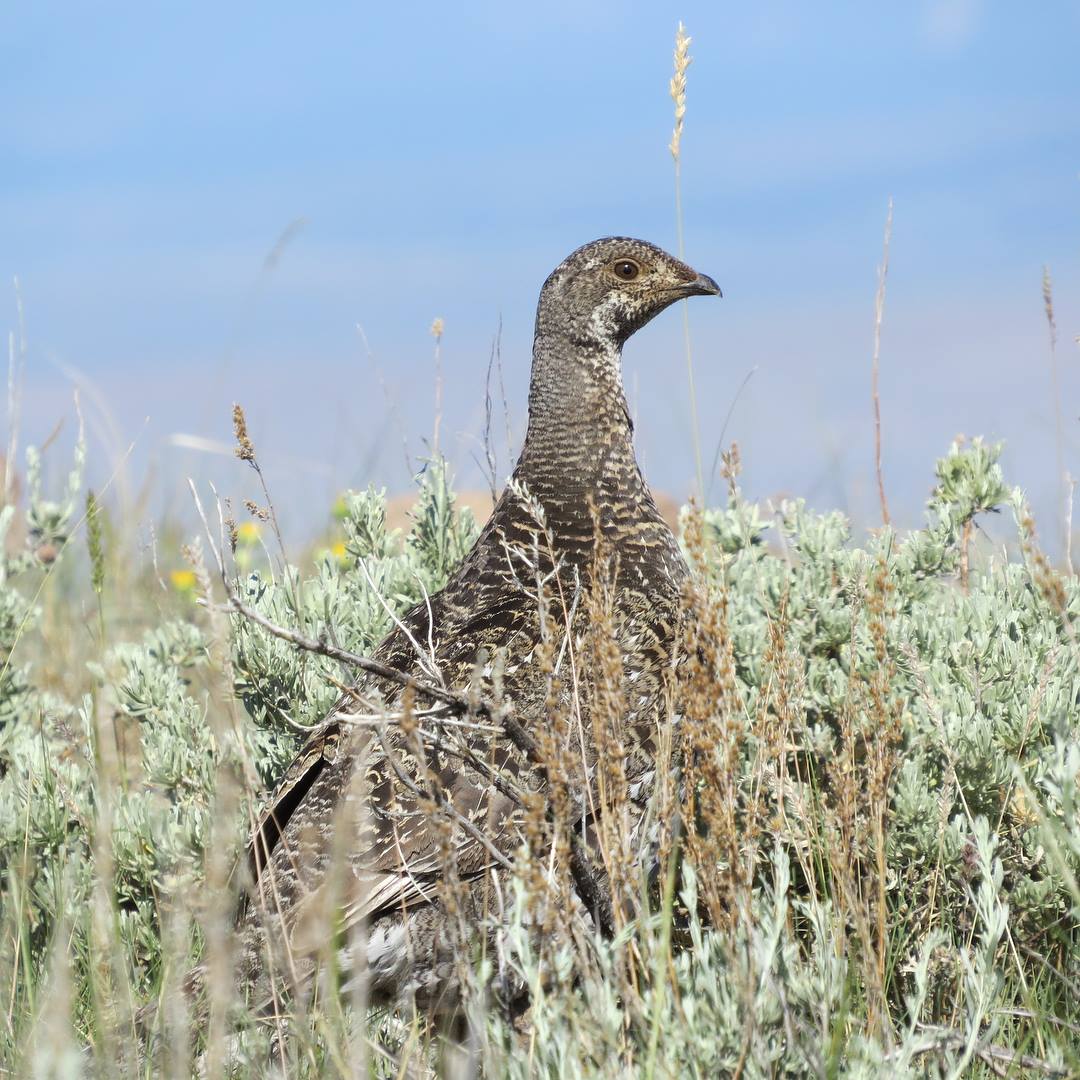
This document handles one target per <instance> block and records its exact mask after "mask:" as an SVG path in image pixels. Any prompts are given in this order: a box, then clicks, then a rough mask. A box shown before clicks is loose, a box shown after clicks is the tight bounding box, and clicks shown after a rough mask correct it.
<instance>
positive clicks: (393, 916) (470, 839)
mask: <svg viewBox="0 0 1080 1080" xmlns="http://www.w3.org/2000/svg"><path fill="white" fill-rule="evenodd" d="M720 295H721V293H720V289H719V287H718V286H717V284H716V282H715V281H713V279H712V278H710V277H707V276H705V275H704V274H699V273H697V272H696V271H695V270H692V269H691V268H690V267H689V266H687V265H685V264H684V263H683V262H681V261H679V260H678V259H675V258H673V257H672V256H671V255H669V254H667V253H666V252H664V251H662V250H661V249H660V248H658V247H655V246H654V245H652V244H649V243H646V242H644V241H641V240H633V239H628V238H624V237H608V238H605V239H600V240H596V241H594V242H592V243H590V244H586V245H585V246H584V247H581V248H579V249H578V250H577V251H575V252H573V254H571V255H570V256H569V257H567V258H566V259H565V260H564V261H563V262H562V263H560V265H559V266H558V267H556V269H555V270H554V271H553V272H552V274H551V275H550V276H549V277H548V279H547V280H546V281H545V283H544V285H543V288H542V289H541V292H540V299H539V305H538V309H537V314H536V329H535V339H534V344H533V360H532V375H531V384H530V388H529V423H528V430H527V433H526V437H525V441H524V445H523V447H522V449H521V453H520V457H519V459H518V461H517V464H516V466H515V468H514V471H513V474H512V477H511V480H510V482H509V483H508V484H507V487H506V489H505V490H504V492H503V494H502V496H501V497H500V499H499V501H498V503H497V505H496V506H495V509H494V511H493V512H492V514H491V516H490V518H489V519H488V521H487V522H486V524H485V526H484V528H483V529H482V531H481V533H480V536H479V537H478V539H477V540H476V543H475V544H474V545H473V547H472V549H471V550H470V551H469V553H468V555H467V556H466V557H465V559H464V561H463V562H462V563H461V565H460V567H459V568H458V569H457V571H456V572H455V573H454V574H453V575H452V576H451V578H450V579H449V581H448V582H447V584H446V586H445V587H444V588H443V589H442V590H441V591H440V592H438V593H436V594H434V595H432V596H430V597H428V598H426V599H425V600H423V601H422V602H420V603H419V604H417V605H416V606H415V607H414V608H413V609H412V610H411V611H409V612H408V613H407V614H406V615H404V616H403V617H402V618H401V619H400V620H398V621H396V623H395V627H394V629H393V630H391V631H390V633H389V634H388V635H387V636H386V637H385V639H384V640H383V641H382V643H381V644H380V645H379V646H378V648H377V650H376V651H375V653H374V654H373V658H374V659H375V660H376V661H378V662H380V663H381V664H383V665H386V666H387V667H391V668H394V669H396V670H397V671H399V672H403V673H406V674H407V675H409V676H410V677H412V678H413V679H415V688H414V689H411V690H409V691H407V692H406V691H403V688H402V685H401V683H400V682H398V681H395V680H390V679H387V678H383V677H379V676H377V675H376V676H366V677H365V678H364V679H362V680H361V681H360V682H359V683H358V684H357V686H356V688H355V689H354V690H353V691H352V692H351V693H349V694H347V695H346V696H345V697H344V698H343V699H342V700H341V701H340V703H339V705H338V707H337V709H336V710H335V711H334V712H333V713H332V714H331V715H330V716H329V717H328V719H327V720H326V721H325V722H324V723H323V724H322V725H321V726H320V727H319V728H318V729H316V731H315V732H314V734H313V735H311V736H310V737H309V739H308V741H307V743H306V745H304V747H303V749H302V750H301V751H300V753H299V754H298V755H297V757H296V758H295V760H294V761H293V763H292V764H291V765H290V766H289V767H288V769H287V770H286V771H285V774H284V776H283V777H282V779H281V780H280V782H279V784H278V786H277V788H276V790H275V791H274V793H273V795H272V796H271V798H270V800H269V802H268V804H267V806H266V807H265V808H264V811H263V813H262V815H261V817H260V819H259V822H258V825H257V827H256V829H255V831H254V835H253V838H252V842H251V847H250V849H249V855H250V865H251V869H252V876H253V879H254V881H253V884H252V887H251V888H250V891H249V897H248V900H247V901H246V903H245V906H244V908H243V910H242V913H241V916H240V924H239V927H238V929H239V933H240V951H241V957H240V966H241V975H242V978H243V979H244V980H245V982H246V985H247V987H248V992H249V993H255V994H257V995H260V996H261V997H262V998H263V999H264V1000H266V995H268V994H272V993H275V992H276V991H274V990H273V989H272V987H273V986H274V985H276V984H275V982H274V980H279V981H280V980H284V983H285V984H286V985H287V986H290V987H291V988H292V989H293V990H299V989H301V988H302V987H303V986H304V985H305V984H309V983H310V980H311V976H312V974H313V972H314V971H315V970H316V968H317V965H318V962H319V958H320V957H321V956H325V955H326V949H327V947H328V946H329V945H330V944H331V942H330V941H329V940H328V939H329V938H331V937H332V938H333V947H334V948H335V949H336V950H337V952H336V956H335V963H336V964H337V965H339V969H338V970H339V971H340V972H342V973H343V974H344V975H345V976H347V977H352V976H355V977H357V978H361V977H362V978H363V979H364V980H365V982H364V986H365V988H366V994H367V996H368V1000H369V1001H371V1002H372V1003H383V1004H399V1005H400V1004H405V1003H411V1004H412V1005H414V1006H415V1007H416V1008H418V1009H420V1010H422V1011H425V1012H427V1013H429V1014H442V1013H444V1012H446V1011H449V1010H453V1009H454V1008H456V1007H457V1006H458V1004H459V1003H460V995H461V987H460V985H459V979H460V977H459V968H458V957H459V955H460V949H457V948H456V943H460V926H461V925H462V922H464V923H465V924H466V925H474V926H476V927H477V928H478V929H477V930H476V933H477V934H478V935H479V934H481V933H484V932H485V931H482V930H480V929H479V927H480V926H481V924H482V922H483V915H484V913H485V912H488V913H490V912H491V911H492V910H494V909H495V904H496V900H497V898H499V897H501V896H502V894H503V893H505V888H504V887H505V885H506V883H507V880H508V878H507V875H508V873H509V871H508V867H509V866H510V865H511V864H512V861H513V858H514V853H515V851H517V850H519V849H520V847H521V844H522V842H523V841H522V808H521V805H520V802H518V801H515V799H514V798H513V797H512V793H508V790H507V787H506V785H500V784H498V783H495V782H494V781H493V775H492V773H491V771H490V770H489V769H488V768H487V767H486V766H485V765H484V763H485V762H487V763H490V762H495V764H496V765H497V767H498V768H501V769H504V770H507V771H508V772H509V773H511V774H514V775H517V776H518V777H519V778H520V777H521V776H522V774H523V770H522V766H521V762H520V760H519V759H520V756H521V755H520V754H519V753H518V750H519V749H520V748H515V747H508V746H507V744H506V739H505V738H504V737H503V736H502V735H501V733H499V732H498V731H496V730H495V725H492V724H487V725H485V724H480V723H477V724H476V725H475V730H474V731H471V732H470V733H469V736H468V740H467V744H468V745H467V750H468V752H467V753H465V754H461V755H458V757H457V758H456V759H452V758H451V757H450V756H449V755H440V754H439V753H438V752H437V750H434V749H433V750H431V752H430V754H428V753H427V752H426V751H423V750H417V749H416V745H417V743H416V739H415V737H410V736H409V735H408V733H407V732H406V731H405V730H404V728H405V726H406V725H405V724H399V725H397V726H395V725H394V724H392V723H387V724H384V725H382V727H381V728H380V727H379V726H378V724H373V723H372V722H371V720H370V718H364V719H358V717H357V714H358V713H370V712H371V705H370V702H371V701H372V700H378V701H379V703H380V705H381V707H382V708H384V709H385V710H387V711H388V712H390V713H393V712H394V710H395V709H396V710H397V711H398V715H399V716H400V715H401V714H402V712H403V711H404V713H405V714H406V715H409V711H410V710H415V711H414V712H413V714H412V715H414V717H415V716H416V715H423V710H425V709H426V710H427V711H428V712H429V713H430V712H432V711H434V710H433V708H432V707H433V706H437V705H438V701H436V700H433V698H432V697H428V698H427V699H425V695H424V689H423V688H424V687H425V686H431V685H433V684H436V685H441V686H444V687H449V688H458V689H460V690H461V691H462V692H463V693H464V692H466V691H467V690H468V688H469V687H470V685H475V680H476V679H477V677H478V674H477V673H478V672H479V675H480V677H481V678H482V677H484V676H489V677H490V676H491V675H492V673H493V671H496V670H497V672H498V679H499V681H500V693H501V699H502V700H503V701H504V702H505V705H506V708H507V709H508V710H509V712H510V714H511V715H512V716H513V717H514V719H515V720H516V722H517V724H518V725H519V726H520V728H521V729H522V730H524V731H525V732H531V733H533V734H537V733H542V730H543V725H544V724H545V718H546V716H547V711H546V709H547V706H548V705H549V704H550V703H549V702H547V700H546V699H547V695H548V693H549V689H550V685H551V683H550V679H549V677H548V676H549V674H550V663H549V666H548V668H547V669H546V670H545V668H544V664H543V662H542V654H543V653H544V650H543V649H541V648H540V644H541V639H542V637H543V635H544V633H545V630H544V624H543V619H542V616H541V613H540V608H541V607H542V604H540V603H538V594H537V589H536V582H537V581H538V580H539V578H540V577H542V576H543V575H548V577H550V576H551V575H552V574H556V575H558V578H559V580H560V581H561V582H568V583H572V584H571V585H570V586H569V587H568V589H576V590H577V594H576V595H580V592H581V590H582V589H583V588H587V587H588V583H589V581H590V574H592V572H593V567H594V565H595V556H596V549H597V545H598V544H602V545H604V546H605V548H606V551H607V553H608V556H609V559H608V564H609V565H610V566H611V567H612V568H613V569H612V572H611V580H610V582H609V586H610V587H609V594H610V611H611V615H612V620H611V621H612V626H613V627H614V631H613V633H614V636H615V639H616V641H617V645H618V648H619V652H620V653H621V659H620V661H619V663H620V664H621V672H622V674H621V678H622V684H623V687H624V688H625V695H624V699H623V700H625V702H626V717H625V729H626V731H627V732H631V731H633V732H636V733H637V734H636V735H635V736H634V737H633V738H630V739H629V740H628V744H629V746H630V747H631V750H630V753H629V757H628V761H627V765H626V776H627V779H628V780H629V781H631V782H634V783H636V788H637V790H639V791H640V790H641V789H642V788H643V787H644V788H647V787H648V786H649V776H650V774H649V757H650V753H651V752H652V748H651V743H650V738H651V736H650V732H652V733H655V730H656V725H657V721H658V720H659V719H661V717H662V715H663V714H662V708H663V705H662V701H661V697H662V687H663V683H664V679H665V677H666V675H665V673H666V672H667V671H668V670H669V669H670V666H671V658H672V652H673V648H674V645H675V636H676V629H675V627H676V622H677V614H678V608H679V600H680V593H681V589H682V585H683V582H684V580H685V578H686V575H687V573H688V571H687V567H686V564H685V562H684V560H683V557H682V555H681V553H680V551H679V548H678V545H677V543H676V540H675V537H674V535H673V534H672V531H671V529H670V528H669V526H668V525H667V523H666V522H665V521H664V518H663V517H662V516H661V514H660V513H659V511H658V510H657V507H656V504H655V503H654V501H653V498H652V496H651V494H650V493H649V489H648V487H647V485H646V483H645V480H644V478H643V477H642V474H641V471H640V469H639V467H638V464H637V460H636V457H635V454H634V447H633V423H632V421H631V418H630V414H629V411H628V408H627V402H626V396H625V394H624V391H623V386H622V377H621V352H622V347H623V345H624V344H625V342H626V340H627V339H628V338H629V337H630V335H631V334H633V333H634V332H635V331H636V330H638V329H640V328H641V327H642V326H644V325H645V324H646V323H647V322H649V320H650V319H652V318H653V317H654V316H656V315H658V314H659V313H660V312H661V311H663V310H664V309H665V308H667V307H668V306H669V305H671V304H672V303H674V302H675V301H676V300H680V299H682V298H684V297H690V296H720ZM530 553H531V554H530ZM564 599H565V596H564ZM583 608H584V605H580V604H575V603H574V602H573V601H567V602H566V604H564V609H566V610H569V611H570V614H569V615H568V616H567V617H566V618H562V619H561V624H560V625H561V626H562V630H561V632H562V633H563V634H564V635H567V636H572V635H574V634H576V633H579V629H580V624H581V619H582V617H583V615H582V611H583ZM555 622H556V623H559V622H560V620H555ZM547 625H548V626H549V628H550V625H551V621H550V620H549V622H548V624H547ZM561 648H562V646H560V649H561ZM547 655H548V656H550V650H549V652H548V653H547ZM582 677H583V678H587V677H588V675H587V673H584V674H583V675H582ZM578 689H579V691H580V688H578ZM564 692H565V693H569V692H570V691H569V690H567V691H564ZM406 693H407V694H408V695H409V697H408V699H407V700H406V699H405V695H406ZM364 703H367V704H364ZM413 723H414V724H415V720H414V721H413ZM585 726H587V725H585ZM414 736H415V732H414ZM586 752H587V753H591V750H588V749H587V750H586ZM421 758H422V759H424V760H418V759H421ZM433 775H434V781H435V782H436V783H437V785H438V787H439V789H440V791H441V792H442V793H443V797H444V798H445V802H446V804H448V805H449V806H451V807H452V808H453V809H454V813H455V814H456V816H457V818H458V819H461V820H464V821H465V822H466V823H467V824H468V823H471V827H470V828H457V829H455V830H454V831H453V835H452V836H451V837H450V838H449V839H448V837H447V832H446V829H445V824H444V822H443V819H441V818H439V817H438V815H433V813H432V803H431V800H430V799H429V798H427V797H426V796H425V792H426V791H427V787H426V783H427V781H429V780H432V778H433ZM647 795H648V791H647V790H646V791H644V794H643V795H642V799H643V800H644V798H647ZM448 861H452V863H453V867H454V873H455V875H456V878H457V881H458V883H459V885H460V887H461V889H463V890H464V900H463V901H462V900H460V899H459V900H458V901H456V902H455V904H454V907H455V911H454V919H453V920H451V919H450V917H449V914H448V912H447V906H448V905H447V903H446V900H445V897H444V895H443V893H442V892H441V891H440V879H441V877H442V876H443V875H444V874H445V873H446V867H447V864H448ZM335 867H336V868H338V869H337V870H335ZM328 897H332V898H333V899H331V900H328ZM328 904H329V905H330V907H329V910H327V905H328ZM451 921H454V922H455V925H456V927H458V929H455V930H453V932H452V931H451V928H450V927H449V925H448V924H449V923H450V922H451ZM489 921H490V920H489ZM268 988H271V989H268Z"/></svg>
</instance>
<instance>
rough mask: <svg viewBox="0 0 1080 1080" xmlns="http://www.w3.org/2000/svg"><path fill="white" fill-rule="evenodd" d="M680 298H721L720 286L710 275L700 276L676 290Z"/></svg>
mask: <svg viewBox="0 0 1080 1080" xmlns="http://www.w3.org/2000/svg"><path fill="white" fill-rule="evenodd" d="M676 292H678V294H679V296H720V297H722V296H723V295H724V294H723V293H722V292H721V291H720V286H719V285H717V284H716V282H715V281H713V279H712V278H711V277H709V275H708V274H698V276H697V277H696V278H694V280H693V281H688V282H686V283H685V284H683V285H679V286H678V287H677V288H676Z"/></svg>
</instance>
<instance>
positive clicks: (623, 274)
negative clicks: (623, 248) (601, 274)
mask: <svg viewBox="0 0 1080 1080" xmlns="http://www.w3.org/2000/svg"><path fill="white" fill-rule="evenodd" d="M611 269H612V270H613V271H614V273H615V276H616V277H617V278H619V279H620V280H621V281H633V280H634V278H636V277H637V276H638V275H639V274H640V273H641V267H640V266H639V265H638V264H637V263H636V262H634V260H633V259H620V260H619V261H618V262H617V263H615V264H614V265H613V266H612V268H611Z"/></svg>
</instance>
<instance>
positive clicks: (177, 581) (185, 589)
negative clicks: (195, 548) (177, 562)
mask: <svg viewBox="0 0 1080 1080" xmlns="http://www.w3.org/2000/svg"><path fill="white" fill-rule="evenodd" d="M169 584H171V585H172V587H173V588H174V589H175V590H176V591H177V592H178V593H180V595H181V596H191V595H192V594H193V593H194V592H195V586H196V584H197V582H196V580H195V571H194V570H172V571H170V572H169Z"/></svg>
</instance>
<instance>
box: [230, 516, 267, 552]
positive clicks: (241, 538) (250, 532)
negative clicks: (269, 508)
mask: <svg viewBox="0 0 1080 1080" xmlns="http://www.w3.org/2000/svg"><path fill="white" fill-rule="evenodd" d="M261 534H262V530H261V529H260V528H259V526H258V525H257V524H256V523H255V522H254V521H245V522H244V524H243V525H241V526H240V527H239V528H238V529H237V530H236V542H237V543H238V544H243V545H244V546H245V547H254V546H255V545H256V544H257V543H258V542H259V536H260V535H261Z"/></svg>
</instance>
